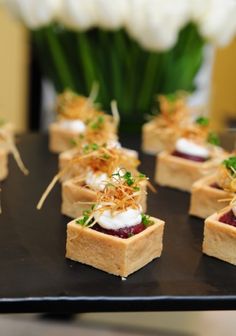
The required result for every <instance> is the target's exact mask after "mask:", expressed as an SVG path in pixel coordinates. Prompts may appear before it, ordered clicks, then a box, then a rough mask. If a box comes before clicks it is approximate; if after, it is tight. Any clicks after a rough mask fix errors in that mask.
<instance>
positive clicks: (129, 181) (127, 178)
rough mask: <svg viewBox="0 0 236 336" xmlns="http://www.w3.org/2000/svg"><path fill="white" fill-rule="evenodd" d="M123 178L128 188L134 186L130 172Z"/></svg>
mask: <svg viewBox="0 0 236 336" xmlns="http://www.w3.org/2000/svg"><path fill="white" fill-rule="evenodd" d="M123 178H124V179H125V181H126V183H127V184H128V186H129V187H130V186H132V184H134V179H133V177H132V175H131V173H130V172H126V173H125V174H124V176H123Z"/></svg>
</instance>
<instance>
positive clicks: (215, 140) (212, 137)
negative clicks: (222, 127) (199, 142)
mask: <svg viewBox="0 0 236 336" xmlns="http://www.w3.org/2000/svg"><path fill="white" fill-rule="evenodd" d="M207 142H209V143H210V144H211V145H214V146H219V145H220V139H219V137H218V135H217V134H216V133H214V132H210V133H209V134H208V138H207Z"/></svg>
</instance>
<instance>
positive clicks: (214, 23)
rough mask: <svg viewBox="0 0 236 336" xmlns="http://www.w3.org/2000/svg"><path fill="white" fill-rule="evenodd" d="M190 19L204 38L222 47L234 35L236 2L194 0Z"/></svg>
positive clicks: (233, 0) (235, 30)
mask: <svg viewBox="0 0 236 336" xmlns="http://www.w3.org/2000/svg"><path fill="white" fill-rule="evenodd" d="M192 18H193V20H194V21H195V22H196V23H197V24H198V26H199V31H200V33H201V34H202V35H203V36H204V37H205V38H207V39H209V40H210V42H212V43H214V44H217V45H219V46H224V45H226V44H227V43H229V42H230V40H231V39H232V38H233V37H234V36H235V34H236V1H235V0H207V1H206V0H194V1H193V4H192Z"/></svg>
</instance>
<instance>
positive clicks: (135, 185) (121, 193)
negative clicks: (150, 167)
mask: <svg viewBox="0 0 236 336" xmlns="http://www.w3.org/2000/svg"><path fill="white" fill-rule="evenodd" d="M147 180H148V179H147V177H146V176H145V175H143V174H138V175H136V176H133V175H132V174H131V173H130V172H128V171H126V170H123V169H120V170H119V171H118V172H117V173H115V174H112V176H111V178H110V179H109V180H108V181H107V183H106V185H105V189H104V190H103V191H99V192H98V193H97V200H96V202H90V203H89V202H78V203H84V204H85V203H86V204H91V205H92V207H91V210H87V211H85V213H84V214H83V217H81V218H79V219H78V220H77V223H78V224H80V225H83V226H88V227H91V226H93V225H94V224H96V222H97V221H96V219H95V218H94V214H95V213H96V214H100V213H103V212H104V211H106V210H109V211H111V213H112V214H115V213H117V212H121V211H125V210H127V209H128V208H132V209H140V196H141V193H143V192H144V191H143V190H142V186H141V182H142V181H147Z"/></svg>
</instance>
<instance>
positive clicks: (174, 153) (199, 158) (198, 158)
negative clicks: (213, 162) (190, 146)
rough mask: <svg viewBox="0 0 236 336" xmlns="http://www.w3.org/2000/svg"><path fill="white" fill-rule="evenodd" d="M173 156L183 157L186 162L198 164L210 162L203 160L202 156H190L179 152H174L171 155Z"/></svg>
mask: <svg viewBox="0 0 236 336" xmlns="http://www.w3.org/2000/svg"><path fill="white" fill-rule="evenodd" d="M171 155H173V156H178V157H181V158H183V159H186V160H191V161H196V162H205V161H207V160H208V159H205V158H203V157H201V156H196V155H189V154H185V153H182V152H179V151H177V150H174V151H173V152H172V153H171Z"/></svg>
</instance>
